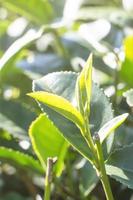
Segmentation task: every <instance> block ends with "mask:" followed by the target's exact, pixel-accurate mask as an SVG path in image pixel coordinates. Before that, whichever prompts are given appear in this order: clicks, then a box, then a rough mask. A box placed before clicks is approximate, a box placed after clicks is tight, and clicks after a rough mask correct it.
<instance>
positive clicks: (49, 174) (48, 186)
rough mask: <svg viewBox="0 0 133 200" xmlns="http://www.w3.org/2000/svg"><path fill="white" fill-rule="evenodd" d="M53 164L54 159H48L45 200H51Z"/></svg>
mask: <svg viewBox="0 0 133 200" xmlns="http://www.w3.org/2000/svg"><path fill="white" fill-rule="evenodd" d="M53 164H54V160H53V158H48V159H47V170H46V177H45V195H44V200H50V195H51V183H52V171H53Z"/></svg>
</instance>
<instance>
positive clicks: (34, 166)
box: [0, 147, 44, 174]
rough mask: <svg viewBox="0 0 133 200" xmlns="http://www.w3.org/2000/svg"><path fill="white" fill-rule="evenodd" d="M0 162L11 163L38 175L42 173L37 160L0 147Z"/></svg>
mask: <svg viewBox="0 0 133 200" xmlns="http://www.w3.org/2000/svg"><path fill="white" fill-rule="evenodd" d="M0 160H1V161H3V162H8V163H11V164H12V165H14V166H16V167H19V168H21V169H29V170H32V171H33V172H36V173H39V174H43V173H44V170H43V168H42V167H41V165H40V164H39V162H38V161H37V160H35V159H34V158H33V157H31V156H29V155H27V154H24V153H21V152H19V151H15V150H12V149H8V148H5V147H0Z"/></svg>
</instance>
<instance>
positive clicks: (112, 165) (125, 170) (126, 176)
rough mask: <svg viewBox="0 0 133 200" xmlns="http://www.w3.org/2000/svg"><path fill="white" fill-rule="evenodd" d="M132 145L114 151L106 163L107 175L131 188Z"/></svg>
mask: <svg viewBox="0 0 133 200" xmlns="http://www.w3.org/2000/svg"><path fill="white" fill-rule="evenodd" d="M132 154H133V144H131V145H129V146H126V147H124V148H122V149H119V150H116V151H115V152H114V153H112V154H111V156H110V157H109V159H108V160H107V161H106V171H107V174H108V175H110V176H111V177H112V178H115V179H116V180H117V181H120V182H121V183H123V184H124V185H127V186H128V187H130V188H133V156H132Z"/></svg>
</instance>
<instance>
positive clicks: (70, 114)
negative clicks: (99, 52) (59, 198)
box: [28, 55, 133, 200]
mask: <svg viewBox="0 0 133 200" xmlns="http://www.w3.org/2000/svg"><path fill="white" fill-rule="evenodd" d="M33 90H34V92H33V93H29V94H28V95H29V96H31V97H33V98H34V99H36V100H37V101H38V102H40V103H39V106H40V107H41V109H42V111H43V112H44V114H41V115H40V116H39V117H38V118H37V119H36V120H35V121H34V122H33V123H32V124H31V126H30V130H29V134H30V138H31V142H32V145H33V148H34V151H35V153H36V155H37V156H38V158H39V159H40V162H41V164H42V166H43V168H44V169H46V168H47V169H46V178H45V195H44V200H49V199H50V193H51V186H50V185H51V182H52V179H53V176H60V175H61V172H62V170H63V162H64V157H65V154H66V151H67V149H68V146H69V145H72V146H73V147H74V148H75V149H77V151H78V152H79V153H80V154H81V155H82V156H83V157H85V158H86V159H87V161H88V162H89V163H91V165H92V166H93V168H94V169H95V171H96V174H97V177H98V179H99V180H100V181H101V183H102V185H103V189H104V192H105V195H106V199H107V200H113V199H114V198H113V194H112V191H111V187H110V183H109V179H108V176H107V174H108V175H110V176H111V177H113V178H115V179H116V180H119V181H120V182H122V183H124V184H126V185H128V186H130V185H131V184H132V181H131V179H130V178H129V179H128V177H130V163H131V162H130V158H127V157H124V156H123V153H124V154H126V153H130V151H132V148H133V146H132V145H130V146H127V147H124V148H123V149H119V150H115V151H113V141H114V133H113V131H114V130H115V129H116V128H117V127H118V126H120V125H121V124H122V123H123V122H124V121H125V120H126V118H127V117H128V114H127V113H125V114H122V115H119V116H117V117H115V118H113V117H112V110H111V106H110V104H109V102H108V100H107V98H106V97H105V95H104V93H103V91H101V89H100V88H99V87H98V86H97V85H96V84H95V83H93V81H92V55H90V57H89V58H88V60H87V62H86V64H85V66H84V68H83V70H82V71H81V73H80V74H79V75H78V74H76V73H72V72H60V73H52V74H48V75H47V76H45V77H43V78H41V79H38V80H36V81H34V82H33ZM52 121H53V122H52ZM62 136H63V137H62ZM46 147H47V149H49V151H45V149H46ZM122 158H123V159H124V161H125V159H126V162H124V161H123V160H122ZM56 159H57V160H56ZM55 160H56V161H55ZM122 170H123V171H124V173H126V176H125V175H124V173H123V171H122Z"/></svg>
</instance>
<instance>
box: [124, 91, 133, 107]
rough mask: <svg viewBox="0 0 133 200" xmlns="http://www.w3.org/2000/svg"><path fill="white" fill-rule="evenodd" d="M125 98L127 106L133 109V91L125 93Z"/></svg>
mask: <svg viewBox="0 0 133 200" xmlns="http://www.w3.org/2000/svg"><path fill="white" fill-rule="evenodd" d="M123 96H124V97H126V101H127V104H128V105H129V106H130V107H133V89H130V90H128V91H126V92H124V93H123Z"/></svg>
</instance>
